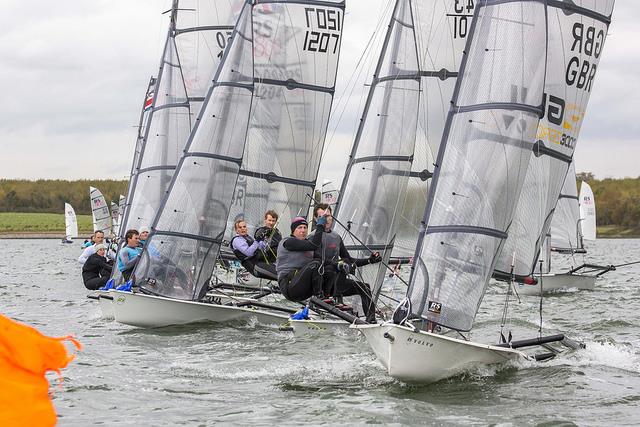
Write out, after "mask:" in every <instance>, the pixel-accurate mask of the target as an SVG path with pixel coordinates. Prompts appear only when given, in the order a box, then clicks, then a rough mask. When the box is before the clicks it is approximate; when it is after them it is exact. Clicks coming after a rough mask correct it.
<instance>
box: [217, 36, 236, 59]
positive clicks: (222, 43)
mask: <svg viewBox="0 0 640 427" xmlns="http://www.w3.org/2000/svg"><path fill="white" fill-rule="evenodd" d="M232 33H233V32H232V31H217V32H216V42H217V43H218V46H219V47H220V49H221V50H220V52H218V58H222V54H223V53H224V49H225V48H226V47H227V43H229V41H231V34H232Z"/></svg>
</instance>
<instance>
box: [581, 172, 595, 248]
mask: <svg viewBox="0 0 640 427" xmlns="http://www.w3.org/2000/svg"><path fill="white" fill-rule="evenodd" d="M579 202H580V219H581V223H580V225H581V226H582V237H583V238H584V239H585V240H596V199H595V197H594V196H593V190H592V189H591V186H590V185H589V184H587V183H586V182H584V181H582V182H581V184H580V200H579Z"/></svg>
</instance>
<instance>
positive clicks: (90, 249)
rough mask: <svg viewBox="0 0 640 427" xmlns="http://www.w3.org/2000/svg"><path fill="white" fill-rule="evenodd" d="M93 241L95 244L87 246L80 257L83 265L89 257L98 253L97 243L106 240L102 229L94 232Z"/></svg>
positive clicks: (79, 259)
mask: <svg viewBox="0 0 640 427" xmlns="http://www.w3.org/2000/svg"><path fill="white" fill-rule="evenodd" d="M91 241H92V242H93V244H92V245H91V246H87V247H86V248H85V249H84V250H83V251H82V254H80V257H79V258H78V262H79V263H80V264H81V265H84V263H85V262H86V261H87V258H89V257H90V256H91V255H93V254H95V253H96V248H95V247H96V245H99V244H102V243H103V242H104V233H103V232H102V231H100V230H98V231H96V232H95V233H93V236H91Z"/></svg>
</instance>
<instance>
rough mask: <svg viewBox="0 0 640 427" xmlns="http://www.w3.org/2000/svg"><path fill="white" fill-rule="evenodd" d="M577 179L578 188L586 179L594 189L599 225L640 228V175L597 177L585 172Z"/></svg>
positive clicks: (578, 175)
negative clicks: (613, 177) (614, 177)
mask: <svg viewBox="0 0 640 427" xmlns="http://www.w3.org/2000/svg"><path fill="white" fill-rule="evenodd" d="M577 179H578V188H580V181H586V182H587V183H588V184H589V185H590V186H591V189H592V190H593V195H594V197H595V199H596V215H597V217H596V220H597V223H598V225H601V226H604V225H616V226H622V227H626V228H635V229H640V177H638V178H622V179H612V178H606V179H596V177H595V176H594V175H593V174H592V173H589V172H583V173H579V174H577Z"/></svg>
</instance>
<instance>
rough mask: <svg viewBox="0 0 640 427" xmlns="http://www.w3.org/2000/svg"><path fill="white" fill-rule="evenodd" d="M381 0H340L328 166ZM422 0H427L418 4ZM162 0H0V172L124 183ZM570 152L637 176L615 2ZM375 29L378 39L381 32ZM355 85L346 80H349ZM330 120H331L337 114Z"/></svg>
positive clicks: (629, 3)
mask: <svg viewBox="0 0 640 427" xmlns="http://www.w3.org/2000/svg"><path fill="white" fill-rule="evenodd" d="M390 1H391V0H385V1H383V0H347V14H346V16H345V24H344V28H345V34H344V41H343V46H342V53H343V55H342V58H341V60H340V61H341V62H340V71H339V75H338V79H339V80H340V85H339V91H338V93H337V94H336V95H337V96H336V102H335V106H336V107H337V110H336V112H335V113H334V117H333V122H332V123H331V124H330V126H329V133H330V135H331V134H332V133H333V130H334V129H336V128H337V129H338V130H337V132H335V135H334V136H333V137H332V138H330V146H329V147H330V150H331V151H332V153H333V155H332V156H331V161H330V162H326V163H325V165H324V166H323V167H322V169H321V174H320V179H322V177H328V178H330V179H332V180H336V181H337V180H338V179H339V174H340V171H341V170H344V165H345V164H346V158H347V153H348V151H349V144H350V141H351V140H352V137H353V133H354V130H355V126H356V123H357V120H358V118H359V116H360V110H361V104H362V100H363V97H364V94H365V91H366V87H365V86H364V83H365V80H366V79H367V78H370V76H371V74H372V71H371V68H370V64H371V62H372V60H373V59H374V55H377V53H375V52H371V54H370V55H368V56H367V57H366V60H367V61H365V62H366V63H367V64H369V66H368V67H360V68H359V69H358V70H357V73H359V74H358V76H359V78H358V79H356V80H355V82H356V83H355V85H353V90H351V89H348V90H347V92H348V93H353V96H352V97H351V98H350V99H349V101H348V102H345V97H340V93H339V92H343V91H344V87H345V86H346V84H347V82H349V81H350V78H351V77H352V75H353V73H354V69H356V67H355V66H356V61H357V59H358V58H359V57H360V54H361V52H362V50H363V48H364V46H365V44H366V42H367V41H368V39H369V38H370V37H371V35H372V34H373V33H374V31H375V29H376V24H377V23H378V22H379V20H380V17H381V16H382V13H383V11H384V10H385V9H386V8H387V7H388V4H389V2H390ZM425 1H426V0H425ZM169 3H170V2H169V1H168V0H63V1H50V0H3V1H2V6H3V7H2V13H1V14H0V28H2V32H1V33H0V58H2V59H1V60H0V92H1V96H2V98H1V99H2V102H0V178H28V179H38V178H60V179H81V178H116V179H123V178H125V177H126V176H127V175H128V173H129V169H130V167H131V157H132V152H133V145H134V142H135V134H136V133H135V128H134V126H135V125H136V124H137V120H138V114H139V110H140V106H141V103H142V98H143V96H144V91H145V89H146V85H147V82H148V79H149V76H151V75H156V74H157V70H158V65H159V59H160V53H161V48H162V44H163V42H164V37H165V34H166V27H167V23H166V15H165V16H163V15H161V12H163V11H165V10H167V9H168V8H169ZM616 3H617V4H616V7H615V10H614V15H613V23H612V25H611V27H610V29H609V36H608V38H607V42H606V46H605V49H604V55H603V57H602V58H601V62H600V66H599V69H598V72H597V75H596V81H595V87H594V88H593V91H592V95H591V100H590V103H589V107H588V110H587V115H586V119H585V122H584V124H583V127H582V131H581V134H580V142H579V144H578V149H577V150H576V154H575V157H576V165H577V167H576V169H577V170H578V171H591V172H593V173H595V175H596V176H597V177H599V178H604V177H625V176H632V177H638V176H640V144H638V142H637V140H638V134H639V133H640V117H639V116H640V113H639V108H638V103H639V102H640V42H639V41H638V39H639V36H640V34H639V33H640V31H639V30H638V29H637V28H638V27H637V23H638V21H639V20H640V8H639V7H638V5H639V2H638V1H637V0H617V2H616ZM380 34H382V33H381V32H380ZM351 81H352V82H353V80H351ZM338 118H340V120H339V121H338Z"/></svg>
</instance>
